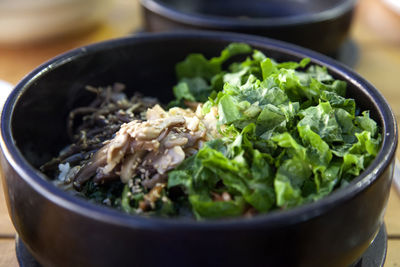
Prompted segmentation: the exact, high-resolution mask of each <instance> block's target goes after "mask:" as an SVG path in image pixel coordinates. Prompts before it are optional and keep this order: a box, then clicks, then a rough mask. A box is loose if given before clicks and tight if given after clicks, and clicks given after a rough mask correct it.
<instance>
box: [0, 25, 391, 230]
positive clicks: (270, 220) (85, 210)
mask: <svg viewBox="0 0 400 267" xmlns="http://www.w3.org/2000/svg"><path fill="white" fill-rule="evenodd" d="M182 38H183V39H205V40H218V41H223V42H227V43H229V42H245V43H248V44H249V45H251V46H259V47H264V48H266V49H267V48H268V49H272V50H273V51H275V52H278V53H288V54H289V55H292V56H298V57H309V58H310V59H311V62H312V63H313V64H318V65H323V66H325V67H327V69H328V70H329V71H330V73H334V74H335V75H341V76H343V79H346V80H347V81H348V82H349V83H353V84H354V85H356V86H357V87H358V88H360V90H362V91H363V92H364V93H366V94H367V95H368V96H369V97H370V99H371V100H373V101H374V102H373V103H372V104H374V105H375V106H376V107H377V109H378V111H379V117H381V118H382V120H383V121H382V123H383V125H382V137H383V142H382V145H381V149H380V152H379V153H378V155H377V156H376V158H375V159H374V161H373V162H372V163H371V164H370V166H369V167H367V169H366V170H364V172H363V173H362V174H361V175H360V176H358V177H356V178H355V179H354V180H353V181H352V182H351V183H350V184H349V185H348V186H346V187H344V188H341V189H340V190H336V191H334V192H333V193H331V194H330V195H328V196H326V197H324V198H322V199H320V200H318V201H316V202H312V203H308V204H304V205H301V206H298V207H295V208H292V209H290V210H285V211H272V212H269V213H266V214H260V215H257V216H255V217H252V218H250V219H248V218H243V217H236V218H229V219H220V220H204V221H194V220H185V219H182V218H158V217H145V216H141V215H129V214H125V213H122V212H120V211H118V210H114V209H111V208H108V207H105V206H100V205H96V204H93V203H90V202H89V201H86V200H84V199H81V198H78V197H76V196H73V195H72V194H70V193H68V192H65V191H63V190H62V189H60V188H57V187H56V186H54V185H53V184H52V183H51V182H49V181H48V180H46V179H45V175H44V174H42V173H41V172H40V171H38V170H37V169H35V168H34V167H33V166H32V165H31V164H30V163H29V162H28V161H27V160H26V159H25V158H24V157H23V155H22V153H21V152H20V151H19V149H18V148H17V147H16V144H15V140H14V139H13V136H12V127H11V122H12V118H13V111H14V108H15V106H16V104H17V102H18V100H19V99H20V97H21V95H22V94H23V93H24V92H25V91H26V90H28V89H29V87H30V85H31V84H33V83H35V81H36V80H37V79H39V78H40V77H42V76H44V75H46V74H47V73H48V72H50V71H51V70H52V69H55V68H58V67H60V66H62V65H64V64H68V62H70V61H73V60H77V59H79V58H80V57H85V56H86V55H90V54H91V53H94V52H98V51H102V50H107V49H113V48H116V47H119V46H125V45H135V44H136V43H143V42H144V43H145V42H162V41H165V40H169V41H171V40H182ZM0 127H1V140H0V147H1V151H2V153H3V157H4V158H5V160H7V162H8V164H9V165H11V167H12V168H13V169H14V171H15V172H16V173H17V174H18V175H19V176H20V177H21V179H23V180H24V181H25V182H26V183H27V184H28V185H29V186H31V187H32V188H33V189H34V190H35V191H36V192H37V193H38V194H40V195H41V196H43V197H44V198H46V199H47V200H49V201H51V202H52V203H53V204H54V205H57V206H61V207H62V208H63V209H67V210H69V211H71V212H73V213H78V214H79V215H81V216H83V217H89V218H93V219H95V220H99V221H102V222H103V223H107V224H110V225H118V226H122V227H127V228H136V229H149V230H153V231H155V230H159V231H167V230H171V231H173V230H181V231H183V230H192V229H197V230H212V229H214V230H235V229H256V228H257V226H262V227H263V228H266V227H269V228H276V227H282V226H283V225H293V224H297V223H300V222H303V221H306V220H309V219H311V218H314V217H316V216H319V215H321V214H323V213H326V212H327V211H329V210H331V209H333V208H334V207H335V206H336V205H338V204H340V203H346V202H348V201H350V200H351V199H352V198H354V197H355V196H356V195H357V194H358V193H360V192H362V191H363V190H366V188H367V187H368V186H369V185H370V184H372V183H374V182H375V181H376V180H377V179H378V178H379V176H380V175H381V174H382V173H383V172H384V171H385V170H386V168H387V167H388V166H389V165H390V163H391V161H392V159H393V157H394V156H395V151H396V147H397V142H398V132H397V122H396V118H395V116H394V114H393V112H392V110H391V108H390V106H389V105H388V103H387V101H386V100H385V98H384V97H383V95H382V94H381V93H380V92H379V91H378V90H377V89H376V88H375V87H374V86H373V85H372V84H370V83H369V82H368V81H366V80H365V79H364V78H362V77H361V76H360V75H358V74H357V73H355V72H354V71H353V70H351V69H350V68H348V67H346V66H344V65H343V64H341V63H339V62H336V61H335V60H333V59H331V58H328V57H327V56H324V55H322V54H319V53H317V52H313V51H311V50H307V49H305V48H301V47H298V46H295V45H292V44H288V43H285V42H281V41H277V40H272V39H269V38H265V37H259V36H252V35H246V34H237V33H225V32H211V31H184V32H173V33H157V34H154V33H152V34H148V33H143V34H137V35H135V36H129V37H122V38H118V39H113V40H108V41H104V42H100V43H95V44H91V45H88V46H83V47H80V48H76V49H73V50H71V51H68V52H66V53H63V54H61V55H59V56H57V57H55V58H53V59H51V60H49V61H47V62H46V63H44V64H42V65H40V66H39V67H37V68H36V69H35V70H33V71H32V72H31V73H29V74H28V75H26V76H25V77H24V78H23V79H22V80H21V81H20V82H19V83H18V84H17V85H16V86H15V88H14V90H13V91H12V92H11V94H10V95H9V97H8V99H7V101H6V103H5V104H4V108H3V112H2V114H1V125H0ZM3 168H4V167H3ZM4 179H5V178H4ZM4 190H7V189H6V188H4ZM17 230H18V229H17Z"/></svg>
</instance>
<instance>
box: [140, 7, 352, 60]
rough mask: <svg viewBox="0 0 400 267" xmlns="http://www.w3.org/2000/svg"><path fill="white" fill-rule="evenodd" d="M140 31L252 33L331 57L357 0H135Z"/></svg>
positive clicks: (340, 41) (350, 19) (344, 35)
mask: <svg viewBox="0 0 400 267" xmlns="http://www.w3.org/2000/svg"><path fill="white" fill-rule="evenodd" d="M140 2H141V7H142V11H143V18H144V29H145V30H146V31H149V32H160V31H171V30H177V29H198V30H219V31H231V32H240V33H246V34H256V35H261V36H266V37H270V38H274V39H278V40H282V41H286V42H291V43H294V44H297V45H301V46H303V47H307V48H309V49H312V50H315V51H318V52H322V53H325V54H328V55H331V56H334V55H335V54H336V53H337V51H338V49H339V47H340V46H341V45H342V43H343V42H344V40H345V39H346V38H347V37H348V33H349V29H350V26H351V22H352V18H353V13H354V8H355V6H356V2H357V0H323V1H321V0H305V1H302V0H246V1H242V0H190V1H188V0H141V1H140Z"/></svg>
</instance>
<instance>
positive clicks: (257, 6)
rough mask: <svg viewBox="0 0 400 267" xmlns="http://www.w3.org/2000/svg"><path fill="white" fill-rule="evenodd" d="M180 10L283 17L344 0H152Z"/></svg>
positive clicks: (199, 12) (325, 6) (338, 3)
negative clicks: (244, 0)
mask: <svg viewBox="0 0 400 267" xmlns="http://www.w3.org/2000/svg"><path fill="white" fill-rule="evenodd" d="M157 1H158V2H159V3H161V4H163V5H165V6H167V7H170V8H173V9H176V10H178V11H180V12H184V13H189V14H197V15H207V16H219V17H232V18H240V19H246V18H249V19H250V18H251V19H254V18H263V19H266V18H270V19H274V18H287V17H296V16H307V15H311V14H314V13H320V12H323V11H326V10H329V9H333V8H335V7H337V6H339V5H341V4H342V3H344V2H346V0H326V1H320V0H248V1H246V2H245V3H244V2H243V1H241V0H230V1H224V0H192V1H187V0H156V2H157Z"/></svg>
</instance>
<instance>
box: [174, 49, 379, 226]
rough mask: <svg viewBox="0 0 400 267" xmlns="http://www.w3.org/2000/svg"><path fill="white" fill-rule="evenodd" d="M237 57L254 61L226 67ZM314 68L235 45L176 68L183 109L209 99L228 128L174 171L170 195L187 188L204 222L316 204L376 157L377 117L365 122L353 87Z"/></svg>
mask: <svg viewBox="0 0 400 267" xmlns="http://www.w3.org/2000/svg"><path fill="white" fill-rule="evenodd" d="M237 54H249V56H248V57H247V58H246V59H245V60H244V61H239V62H234V63H232V64H231V65H230V66H228V67H227V69H223V66H222V64H223V63H224V62H226V60H227V59H229V58H231V57H232V56H233V55H237ZM309 63H310V60H309V59H303V60H301V61H300V62H299V63H297V62H282V63H277V62H276V61H275V60H273V59H271V58H268V57H267V56H265V55H264V54H263V53H262V52H260V51H258V50H252V49H250V48H249V47H248V46H247V45H243V44H231V45H230V46H229V47H228V48H227V49H226V50H224V51H223V52H222V53H221V56H220V57H217V58H212V59H210V60H207V59H206V58H205V57H204V56H202V55H199V54H193V55H189V56H188V57H187V58H186V59H185V60H184V61H183V62H181V63H179V64H178V65H177V76H178V79H179V83H178V85H177V86H176V87H175V88H174V93H175V96H176V98H177V101H176V102H179V101H181V100H182V99H185V100H188V101H196V102H204V101H206V103H204V105H203V113H204V114H207V113H208V112H210V109H211V107H213V106H214V107H216V108H217V109H218V125H219V126H218V127H219V128H220V129H221V130H220V133H221V137H219V138H218V139H215V140H211V141H209V142H207V143H206V144H205V145H204V146H203V147H202V148H201V149H200V150H199V151H198V153H197V154H196V155H193V156H191V157H190V158H188V159H186V160H185V161H184V162H183V164H181V166H179V167H178V168H177V169H176V170H173V171H171V172H170V173H169V178H168V188H169V189H171V188H176V187H180V188H182V190H183V191H184V193H185V195H186V196H187V201H188V202H189V203H190V206H191V208H192V210H193V213H194V214H195V216H196V217H197V218H198V219H202V218H219V217H231V216H237V215H240V214H248V213H252V212H253V213H254V212H255V213H262V212H268V211H269V210H271V209H277V208H283V209H284V208H290V207H294V206H297V205H300V204H303V203H307V202H310V201H316V200H318V199H320V198H322V197H324V196H326V195H327V194H329V193H331V192H332V190H334V189H335V188H337V187H339V186H340V185H341V184H345V183H347V182H348V181H350V180H351V179H352V178H354V177H355V176H357V175H359V174H360V173H361V172H362V171H363V170H364V169H365V168H366V167H367V166H368V165H369V164H370V163H371V161H372V160H373V159H374V157H375V156H376V154H377V153H378V150H379V146H380V142H381V136H380V133H379V127H378V126H377V124H376V122H375V121H373V120H372V119H371V118H370V117H369V113H368V111H365V112H363V113H362V114H361V116H358V115H357V108H356V103H355V101H354V99H349V98H346V86H347V85H346V83H345V82H343V81H340V80H335V79H334V78H333V77H332V76H331V75H330V74H329V73H328V72H327V70H326V68H324V67H320V66H316V65H311V66H309V67H307V66H308V65H309ZM216 81H218V82H216ZM222 82H223V86H222ZM217 84H218V86H216V85H217ZM211 92H214V93H211ZM223 196H225V199H223Z"/></svg>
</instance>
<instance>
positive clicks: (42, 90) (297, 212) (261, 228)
mask: <svg viewBox="0 0 400 267" xmlns="http://www.w3.org/2000/svg"><path fill="white" fill-rule="evenodd" d="M231 42H247V43H249V44H250V45H252V46H253V47H255V48H257V49H259V50H261V51H263V52H264V53H265V54H266V55H267V56H270V57H272V58H275V59H276V60H278V61H283V60H296V61H297V60H299V59H301V58H303V57H310V58H311V61H312V62H313V63H315V64H320V65H323V66H326V67H327V68H328V70H329V71H330V73H331V74H332V75H333V76H335V77H336V78H339V79H342V80H346V81H347V82H348V96H349V97H354V98H355V99H356V101H357V103H358V105H359V106H360V108H361V109H368V110H371V116H372V117H373V118H374V119H375V120H376V121H377V122H378V124H379V125H380V127H381V129H382V136H383V137H384V139H383V143H382V148H381V151H380V153H379V154H378V156H377V158H376V159H375V160H374V161H373V163H372V164H371V166H369V167H368V169H367V170H365V171H364V173H363V174H362V175H360V176H359V177H357V178H356V179H355V180H354V181H353V182H352V183H351V184H350V185H349V186H348V187H346V188H343V189H340V190H337V191H335V192H334V193H333V194H332V195H330V196H328V197H326V198H324V199H322V200H320V201H318V202H315V203H311V204H307V205H304V206H301V207H297V208H294V209H292V210H289V211H285V212H280V211H275V212H271V213H270V214H266V215H260V216H257V217H255V218H252V219H244V218H236V219H230V220H220V221H203V222H194V221H187V220H179V219H158V218H145V217H140V216H129V215H126V214H123V213H120V212H118V211H115V210H111V209H108V208H106V207H101V206H96V205H94V204H91V203H89V202H87V201H85V200H83V199H79V198H76V197H74V196H72V195H70V194H68V193H66V192H63V191H61V190H60V189H58V188H56V187H54V186H53V185H52V184H51V183H49V182H48V181H47V180H45V179H44V177H43V175H42V174H41V173H40V172H39V171H38V170H37V167H38V166H39V165H40V164H41V163H43V162H44V161H46V160H48V159H49V157H51V155H55V154H57V152H58V151H59V149H61V148H62V147H63V146H64V145H66V143H67V134H66V123H65V119H66V116H67V114H68V111H69V110H71V109H72V108H73V107H75V106H77V105H81V104H82V103H87V102H88V101H90V100H89V99H88V94H87V93H86V92H85V90H84V89H83V88H84V86H85V85H87V84H90V85H94V86H98V85H109V84H112V83H114V82H116V81H118V82H122V83H125V84H126V85H127V88H129V89H130V91H128V94H132V93H133V91H141V92H143V93H144V94H145V95H151V96H157V97H159V98H160V99H161V100H162V101H165V102H167V101H169V100H170V98H171V86H172V85H173V84H174V83H175V76H174V65H175V64H176V63H177V62H178V61H180V60H182V59H183V58H184V57H185V56H186V55H187V54H188V53H191V52H200V53H204V54H205V55H206V56H208V57H209V56H214V55H217V54H219V52H220V50H221V49H222V48H223V47H225V46H226V45H227V44H229V43H231ZM1 131H2V140H1V148H2V155H1V163H2V169H3V174H4V175H3V176H4V178H5V179H4V181H3V182H4V184H5V186H4V188H5V195H6V199H7V203H8V207H9V212H10V216H11V218H12V221H13V223H14V226H15V228H16V229H17V232H18V234H19V236H20V237H21V239H22V240H23V241H24V243H25V244H26V246H27V248H28V249H29V250H30V251H31V252H32V254H33V255H34V256H35V258H37V259H38V260H39V261H40V262H41V263H42V264H43V265H44V266H131V265H135V266H239V265H240V266H347V265H349V264H351V263H353V262H355V261H356V260H357V259H358V258H359V257H360V256H361V255H362V254H363V252H364V251H365V250H366V248H367V247H368V245H369V244H370V242H371V241H372V240H373V238H374V237H375V235H376V233H377V231H378V229H379V227H380V225H381V223H382V221H383V215H384V210H385V207H386V204H387V200H388V194H389V189H390V184H391V181H392V176H393V166H394V155H395V149H396V146H397V126H396V121H395V117H394V115H393V114H392V111H391V109H390V107H389V106H388V104H387V102H386V101H385V99H384V98H383V97H382V95H381V94H380V93H379V91H377V89H375V88H374V87H373V86H372V85H371V84H369V83H368V82H367V81H365V80H364V79H363V78H361V77H360V76H359V75H357V74H355V73H354V72H352V71H351V70H349V69H347V68H346V67H344V66H342V65H340V64H338V63H336V62H335V61H333V60H331V59H329V58H326V57H324V56H322V55H319V54H316V53H313V52H311V51H307V50H304V49H301V48H299V47H294V46H291V45H288V44H285V43H281V42H277V41H273V40H269V39H265V38H261V37H255V36H247V35H239V34H229V33H221V32H182V33H173V34H157V35H151V34H150V35H149V34H144V35H139V36H136V37H129V38H124V39H117V40H113V41H109V42H105V43H100V44H95V45H92V46H88V47H83V48H80V49H77V50H73V51H71V52H68V53H66V54H64V55H61V56H59V57H57V58H55V59H53V60H51V61H50V62H48V63H45V64H44V65H42V66H41V67H39V68H37V69H36V70H34V71H33V72H32V73H30V74H29V75H28V76H26V77H25V78H24V79H23V80H22V81H21V82H20V83H19V84H18V85H17V86H16V88H15V90H14V91H13V93H12V94H11V96H10V97H9V99H8V100H7V102H6V104H5V108H4V110H3V114H2V118H1Z"/></svg>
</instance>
